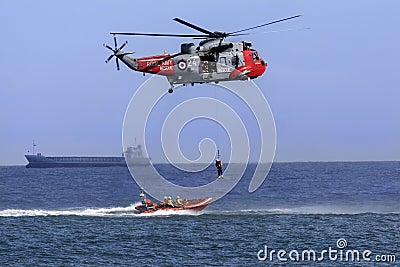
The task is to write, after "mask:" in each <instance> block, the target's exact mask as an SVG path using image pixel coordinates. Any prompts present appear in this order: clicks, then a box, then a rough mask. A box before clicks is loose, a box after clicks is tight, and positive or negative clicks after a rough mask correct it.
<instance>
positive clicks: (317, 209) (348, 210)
mask: <svg viewBox="0 0 400 267" xmlns="http://www.w3.org/2000/svg"><path fill="white" fill-rule="evenodd" d="M205 213H206V214H223V215H240V214H246V215H251V214H253V215H263V214H300V215H302V214H303V215H313V214H315V215H318V214H321V215H330V214H332V215H356V214H365V213H376V214H400V211H388V210H382V209H377V208H374V207H369V208H368V207H362V208H356V207H340V206H329V205H326V206H323V205H317V206H304V207H293V208H272V209H241V210H208V211H206V212H205Z"/></svg>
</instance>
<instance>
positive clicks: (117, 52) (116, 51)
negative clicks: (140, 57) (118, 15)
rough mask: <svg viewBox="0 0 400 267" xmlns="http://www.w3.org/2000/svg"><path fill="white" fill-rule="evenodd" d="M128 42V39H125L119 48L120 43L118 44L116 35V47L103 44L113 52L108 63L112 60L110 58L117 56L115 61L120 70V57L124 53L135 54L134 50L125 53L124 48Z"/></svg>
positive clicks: (107, 60)
mask: <svg viewBox="0 0 400 267" xmlns="http://www.w3.org/2000/svg"><path fill="white" fill-rule="evenodd" d="M127 44H128V41H125V42H124V43H123V44H122V45H121V46H120V47H119V48H118V44H117V38H116V37H115V35H114V48H112V47H111V46H109V45H107V44H103V46H104V47H105V48H107V49H109V50H111V51H112V52H113V53H112V54H111V55H110V56H109V57H108V58H107V59H106V63H108V62H110V60H111V59H112V58H113V57H115V62H116V65H117V70H120V68H119V60H118V58H119V57H122V56H124V55H129V54H133V53H132V52H129V53H125V52H124V51H122V49H123V48H124V47H125V46H126V45H127Z"/></svg>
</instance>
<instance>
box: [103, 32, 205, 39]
mask: <svg viewBox="0 0 400 267" xmlns="http://www.w3.org/2000/svg"><path fill="white" fill-rule="evenodd" d="M110 34H113V35H135V36H157V37H187V38H196V37H201V38H208V35H205V34H175V33H139V32H110Z"/></svg>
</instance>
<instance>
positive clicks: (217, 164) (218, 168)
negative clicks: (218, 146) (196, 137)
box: [215, 156, 224, 178]
mask: <svg viewBox="0 0 400 267" xmlns="http://www.w3.org/2000/svg"><path fill="white" fill-rule="evenodd" d="M215 167H217V170H218V178H222V177H224V175H223V174H222V161H221V159H220V158H219V156H218V158H217V159H216V160H215Z"/></svg>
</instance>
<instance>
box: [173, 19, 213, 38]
mask: <svg viewBox="0 0 400 267" xmlns="http://www.w3.org/2000/svg"><path fill="white" fill-rule="evenodd" d="M174 20H175V21H176V22H179V23H181V24H183V25H185V26H188V27H190V28H192V29H195V30H196V31H199V32H202V33H205V34H208V36H210V37H212V36H214V35H215V34H214V33H213V32H210V31H208V30H206V29H203V28H200V27H199V26H196V25H194V24H192V23H189V22H187V21H184V20H183V19H180V18H174Z"/></svg>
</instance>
